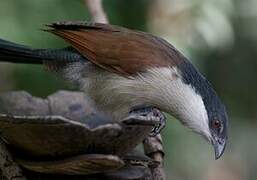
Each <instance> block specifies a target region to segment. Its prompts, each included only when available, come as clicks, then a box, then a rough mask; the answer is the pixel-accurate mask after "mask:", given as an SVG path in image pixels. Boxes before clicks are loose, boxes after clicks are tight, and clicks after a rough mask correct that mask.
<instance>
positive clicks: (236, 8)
mask: <svg viewBox="0 0 257 180" xmlns="http://www.w3.org/2000/svg"><path fill="white" fill-rule="evenodd" d="M256 7H257V1H256V0H244V1H242V0H215V1H214V0H104V8H105V10H106V13H107V15H108V17H109V20H110V22H111V23H112V24H117V25H123V26H126V27H129V28H134V29H140V30H144V31H148V32H151V33H153V34H156V35H158V36H161V37H163V38H165V39H167V40H168V41H169V42H171V43H172V44H174V45H175V46H176V47H177V48H178V49H180V50H181V51H182V52H183V53H184V54H185V55H186V56H187V57H189V58H190V59H191V60H192V61H193V63H194V64H195V65H196V66H197V67H198V68H199V69H200V71H201V72H202V73H203V74H204V75H205V76H206V77H207V78H208V79H209V80H210V81H211V83H212V84H213V86H214V87H215V89H216V90H217V92H218V94H219V95H220V96H221V98H222V99H223V101H224V102H225V104H226V106H227V109H228V113H229V117H230V130H229V143H228V146H227V149H226V152H225V154H224V156H223V157H222V158H221V159H220V160H218V161H215V160H214V153H213V150H212V149H211V147H210V146H209V145H208V144H207V143H206V142H205V141H204V140H203V139H202V138H200V137H199V136H196V135H195V134H193V133H192V132H190V131H189V130H187V129H185V128H184V127H183V126H182V125H181V124H180V123H178V121H176V120H174V119H172V118H170V119H171V120H170V121H168V124H167V126H166V128H165V130H164V131H163V135H164V137H163V139H164V146H165V151H166V160H165V168H166V173H167V176H168V179H178V180H191V179H198V180H216V179H219V180H248V179H249V180H255V179H256V178H257V171H256V169H255V168H256V167H257V140H256V138H257V121H256V118H257V93H256V92H257V11H256ZM61 20H87V21H89V20H90V17H89V14H88V11H87V9H86V7H85V5H84V3H83V1H82V0H76V1H65V0H44V1H42V0H23V1H18V0H1V1H0V38H3V39H7V40H11V41H14V42H18V43H22V44H26V45H30V46H33V47H39V48H45V47H64V46H65V43H64V41H62V40H60V39H58V38H57V37H55V36H53V35H51V34H48V33H46V32H42V31H40V28H42V25H43V24H46V23H50V22H55V21H61ZM58 89H73V88H72V87H71V86H69V85H68V84H66V83H65V82H63V81H62V80H61V79H58V78H57V77H55V75H53V74H50V73H48V72H46V71H44V68H43V67H41V66H36V65H14V64H7V63H1V64H0V92H6V91H11V90H26V91H28V92H30V93H31V94H33V95H36V96H41V97H45V96H47V95H49V94H51V93H53V92H55V91H56V90H58Z"/></svg>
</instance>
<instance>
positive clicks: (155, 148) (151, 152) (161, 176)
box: [143, 134, 166, 180]
mask: <svg viewBox="0 0 257 180" xmlns="http://www.w3.org/2000/svg"><path fill="white" fill-rule="evenodd" d="M143 145H144V151H145V154H146V155H147V156H149V157H150V158H152V159H153V160H154V161H156V162H158V165H157V166H153V167H150V168H151V171H152V175H153V179H154V180H165V179H166V176H165V172H164V169H163V160H164V151H163V146H162V137H161V134H158V135H157V136H155V137H148V138H146V139H145V140H144V141H143Z"/></svg>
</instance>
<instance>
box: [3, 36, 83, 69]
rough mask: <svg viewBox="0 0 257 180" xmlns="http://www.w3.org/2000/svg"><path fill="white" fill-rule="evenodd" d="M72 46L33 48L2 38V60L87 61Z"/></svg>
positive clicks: (61, 62) (16, 61) (34, 61)
mask: <svg viewBox="0 0 257 180" xmlns="http://www.w3.org/2000/svg"><path fill="white" fill-rule="evenodd" d="M85 60H86V59H85V58H84V57H82V56H81V55H80V54H79V53H78V52H77V51H76V50H75V49H73V48H72V47H68V48H63V49H33V48H30V47H28V46H23V45H19V44H16V43H13V42H9V41H5V40H2V39H0V61H4V62H11V63H25V64H45V62H47V63H48V64H51V63H53V64H56V63H57V64H58V63H60V64H64V63H72V62H76V61H85Z"/></svg>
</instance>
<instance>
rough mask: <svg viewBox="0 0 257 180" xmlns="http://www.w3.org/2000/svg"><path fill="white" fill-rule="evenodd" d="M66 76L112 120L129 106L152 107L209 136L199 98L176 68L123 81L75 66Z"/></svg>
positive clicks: (88, 66)
mask: <svg viewBox="0 0 257 180" xmlns="http://www.w3.org/2000/svg"><path fill="white" fill-rule="evenodd" d="M65 75H66V77H68V78H69V79H70V80H71V81H75V82H77V83H79V84H80V86H81V87H80V88H81V89H82V90H83V91H84V92H85V93H86V95H88V96H89V97H91V98H92V99H93V101H94V102H95V105H96V107H97V108H98V110H100V111H103V112H104V113H107V114H109V115H111V116H112V117H113V118H114V119H115V120H120V119H122V118H124V117H126V116H127V115H128V112H129V111H130V110H131V108H132V107H135V106H138V105H146V106H155V107H158V108H159V109H160V110H162V111H164V112H167V113H169V114H171V115H172V116H174V117H176V118H177V119H179V120H180V121H181V122H182V123H183V124H184V125H185V126H187V127H189V128H191V129H193V130H194V131H196V132H198V133H200V134H202V135H204V136H205V137H207V138H208V137H211V135H210V133H209V125H208V116H207V112H206V109H205V106H204V103H203V100H202V98H201V96H200V95H198V94H196V93H195V90H194V89H193V88H192V87H191V86H190V85H187V84H185V83H184V82H183V81H182V80H181V75H180V72H178V70H177V69H175V68H152V69H150V70H148V71H147V72H145V73H141V74H138V75H136V76H133V77H129V78H125V77H122V76H119V75H117V74H114V73H110V72H107V71H104V70H102V69H100V68H98V67H96V66H94V65H91V64H86V63H76V64H73V65H72V66H70V67H69V68H67V69H66V70H65Z"/></svg>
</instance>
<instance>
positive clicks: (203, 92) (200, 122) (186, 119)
mask: <svg viewBox="0 0 257 180" xmlns="http://www.w3.org/2000/svg"><path fill="white" fill-rule="evenodd" d="M179 71H180V75H181V81H182V84H184V85H185V87H187V88H189V89H190V90H191V91H192V94H191V96H192V97H191V98H192V101H191V100H189V101H191V103H192V104H191V103H190V102H189V103H188V102H187V103H186V104H184V105H183V106H184V107H183V108H185V111H184V112H181V111H180V112H181V113H182V114H178V117H179V118H180V117H181V118H182V123H185V125H186V126H188V127H189V128H191V129H193V131H195V132H197V133H199V134H201V135H202V136H203V137H204V138H205V139H207V140H208V141H209V142H210V143H211V144H212V145H213V147H214V151H215V158H216V159H218V158H220V157H221V156H222V154H223V152H224V150H225V147H226V141H227V129H228V117H227V113H226V109H225V106H224V105H223V103H222V102H221V100H220V99H219V97H218V95H217V94H216V92H215V91H214V89H213V87H212V85H211V84H210V83H209V81H208V80H207V79H206V78H205V77H203V76H202V75H201V74H200V73H199V72H198V71H197V69H196V68H195V67H194V66H193V65H192V64H191V63H190V62H188V61H185V62H184V63H182V64H181V65H180V66H179ZM184 95H185V96H187V95H186V94H184ZM189 98H190V97H189ZM192 106H195V107H192ZM189 109H190V110H189ZM188 111H190V114H188ZM185 112H186V113H185ZM185 114H188V115H185Z"/></svg>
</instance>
